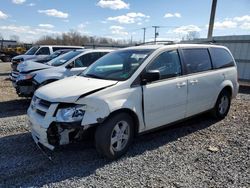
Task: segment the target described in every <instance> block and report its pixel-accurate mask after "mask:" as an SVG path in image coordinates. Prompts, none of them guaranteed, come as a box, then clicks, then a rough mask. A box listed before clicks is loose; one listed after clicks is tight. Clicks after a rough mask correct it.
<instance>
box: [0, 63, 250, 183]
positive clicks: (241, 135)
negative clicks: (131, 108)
mask: <svg viewBox="0 0 250 188" xmlns="http://www.w3.org/2000/svg"><path fill="white" fill-rule="evenodd" d="M2 66H3V65H0V101H1V102H0V187H12V186H13V187H250V135H249V133H250V89H247V88H245V89H242V93H240V94H239V95H238V96H237V98H236V100H234V101H233V103H232V107H231V110H230V113H229V115H228V116H227V117H226V118H225V119H224V120H222V121H218V122H217V121H215V120H213V119H211V117H210V116H208V115H207V114H205V115H201V116H199V117H196V118H192V119H190V120H188V121H185V122H183V123H181V124H178V125H176V126H174V127H171V128H165V129H162V130H160V131H157V132H154V133H150V134H147V135H143V136H140V137H138V138H137V139H135V141H134V144H133V145H132V147H131V148H130V150H129V151H128V153H127V154H126V155H125V156H124V157H122V158H121V159H119V160H116V161H109V160H107V159H105V158H102V157H100V156H99V155H98V154H97V152H96V151H95V148H94V146H93V143H92V141H91V140H87V141H84V142H83V143H81V144H77V145H71V146H68V147H65V148H63V149H61V150H59V151H56V152H54V153H53V161H52V162H51V161H49V160H48V159H47V158H46V157H45V156H44V155H43V154H42V153H41V151H40V150H39V149H38V148H37V146H36V145H35V144H34V142H33V141H32V139H31V136H30V133H29V132H28V131H27V129H26V126H27V117H26V115H25V114H26V110H27V107H28V105H29V100H27V99H23V98H18V97H17V96H16V94H15V91H14V90H13V88H12V86H11V83H10V81H8V80H5V79H6V78H7V77H6V70H8V69H5V70H4V69H3V68H2ZM4 66H6V67H8V64H5V65H4Z"/></svg>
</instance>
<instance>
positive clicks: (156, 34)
mask: <svg viewBox="0 0 250 188" xmlns="http://www.w3.org/2000/svg"><path fill="white" fill-rule="evenodd" d="M152 27H153V28H155V37H154V38H155V40H154V42H155V43H156V38H157V37H158V35H159V33H158V32H157V29H158V28H160V26H152Z"/></svg>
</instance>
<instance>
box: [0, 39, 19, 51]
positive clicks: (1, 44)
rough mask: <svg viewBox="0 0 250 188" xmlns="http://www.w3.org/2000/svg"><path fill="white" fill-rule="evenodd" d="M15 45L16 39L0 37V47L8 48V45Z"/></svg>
mask: <svg viewBox="0 0 250 188" xmlns="http://www.w3.org/2000/svg"><path fill="white" fill-rule="evenodd" d="M16 45H17V41H15V40H3V39H0V49H3V48H9V47H12V46H16Z"/></svg>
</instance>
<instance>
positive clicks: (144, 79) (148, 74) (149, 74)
mask: <svg viewBox="0 0 250 188" xmlns="http://www.w3.org/2000/svg"><path fill="white" fill-rule="evenodd" d="M159 79H160V71H158V70H150V71H145V72H144V73H143V74H142V75H141V84H142V85H146V84H147V83H148V82H153V81H156V80H159Z"/></svg>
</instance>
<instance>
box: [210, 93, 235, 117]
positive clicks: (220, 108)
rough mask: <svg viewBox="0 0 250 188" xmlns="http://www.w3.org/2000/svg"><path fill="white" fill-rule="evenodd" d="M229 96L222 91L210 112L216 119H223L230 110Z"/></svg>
mask: <svg viewBox="0 0 250 188" xmlns="http://www.w3.org/2000/svg"><path fill="white" fill-rule="evenodd" d="M230 105H231V95H230V93H229V92H228V91H227V90H222V92H221V93H220V95H219V97H218V99H217V101H216V104H215V106H214V108H213V110H212V114H213V116H214V117H215V118H216V119H224V118H225V117H226V116H227V114H228V112H229V109H230Z"/></svg>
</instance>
